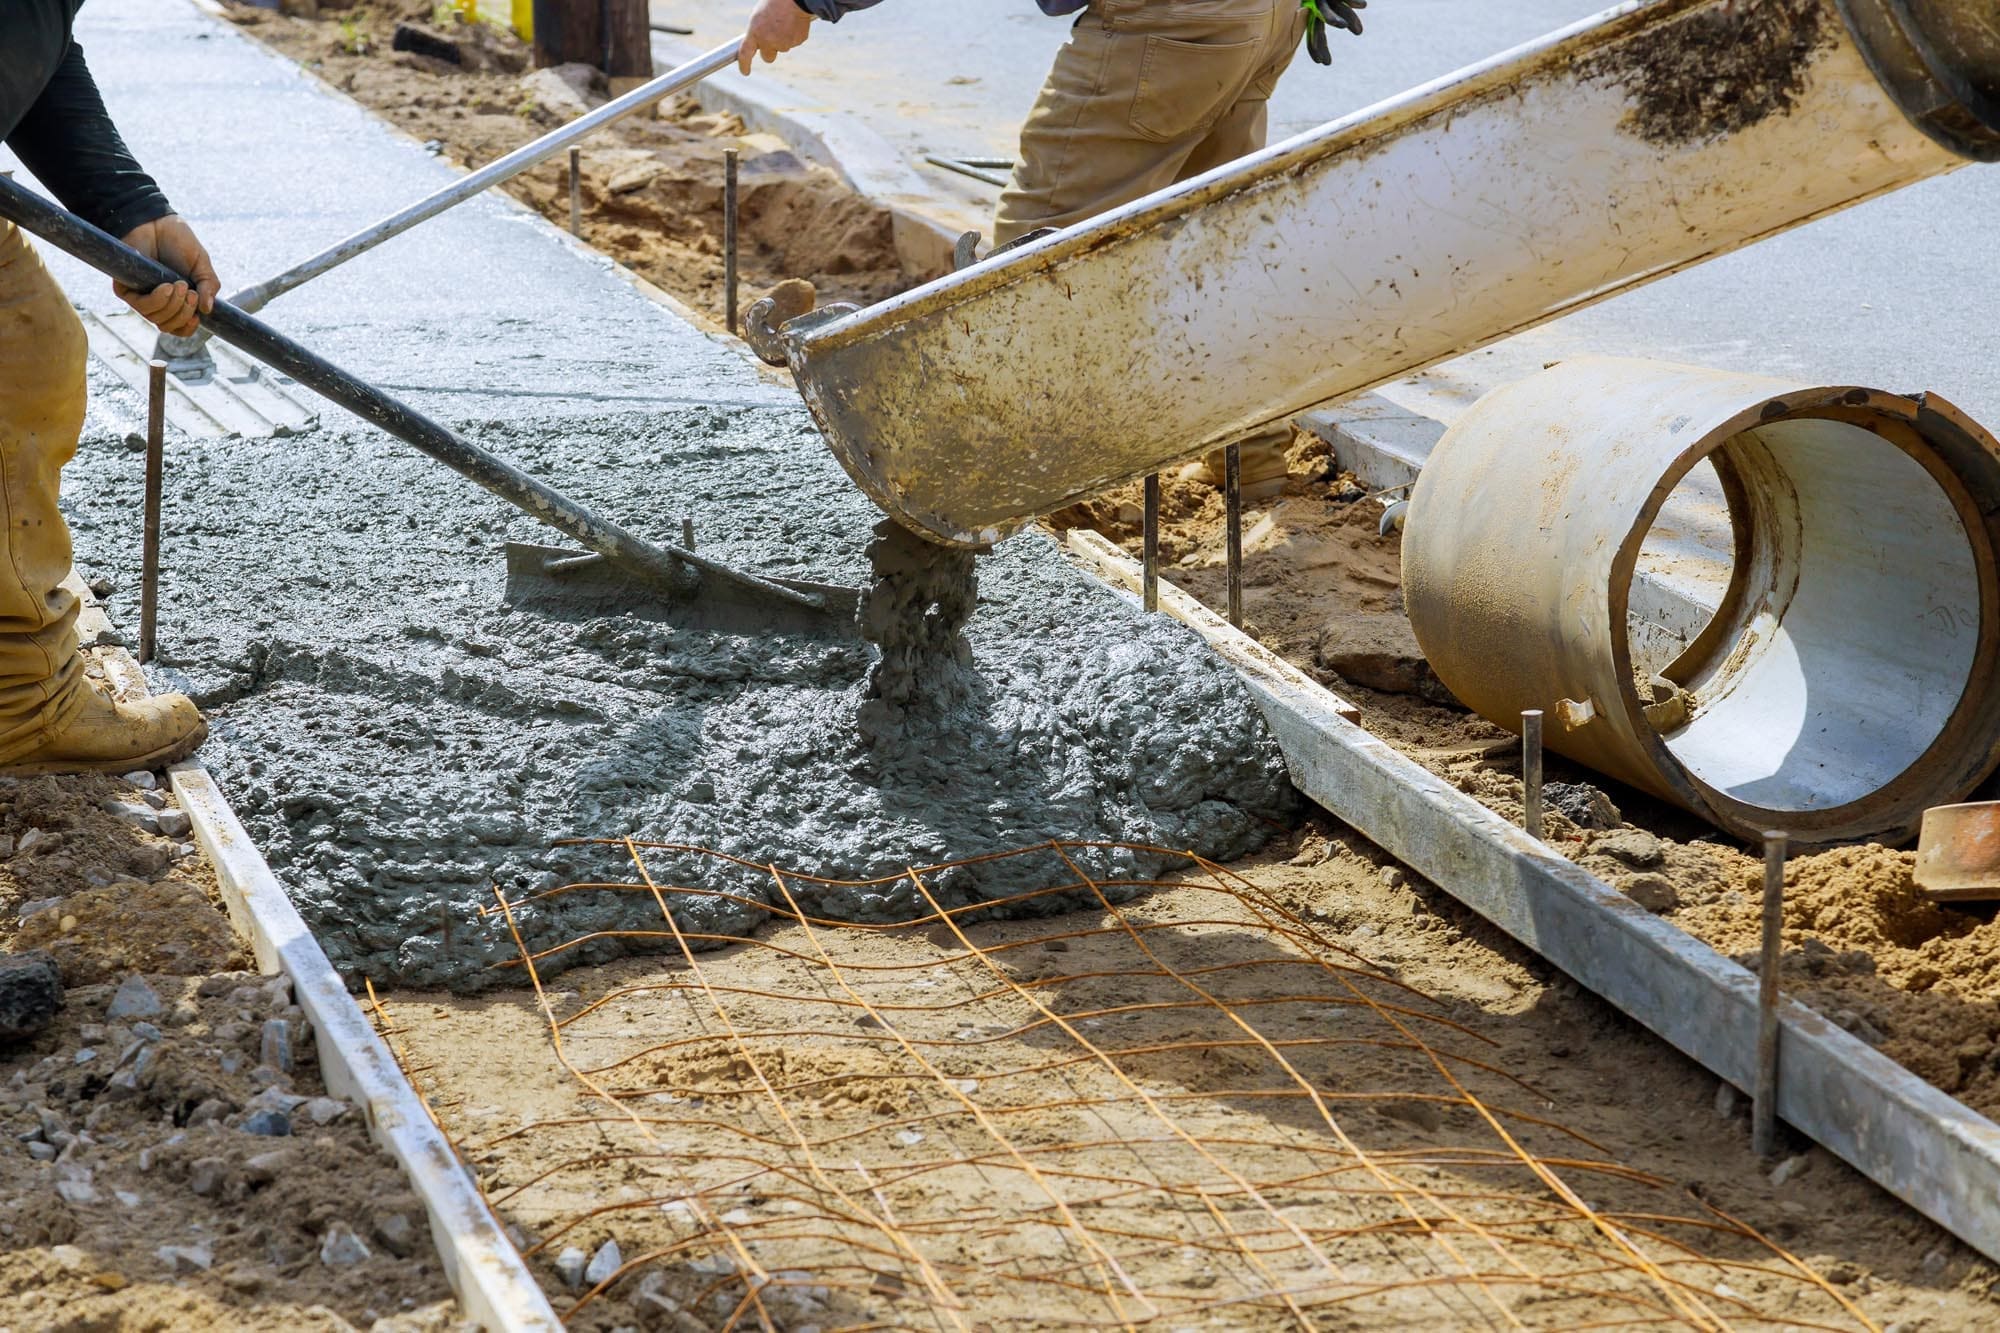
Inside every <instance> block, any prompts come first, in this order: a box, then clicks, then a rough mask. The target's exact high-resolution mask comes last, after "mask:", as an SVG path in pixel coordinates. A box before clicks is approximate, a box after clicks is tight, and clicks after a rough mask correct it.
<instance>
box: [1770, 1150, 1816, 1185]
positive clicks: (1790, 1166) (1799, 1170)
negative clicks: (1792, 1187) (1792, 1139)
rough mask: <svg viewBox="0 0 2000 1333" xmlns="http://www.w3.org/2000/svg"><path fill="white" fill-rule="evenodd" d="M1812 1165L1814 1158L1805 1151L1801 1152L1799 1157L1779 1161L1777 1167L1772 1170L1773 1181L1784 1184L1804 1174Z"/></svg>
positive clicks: (1776, 1183) (1773, 1182) (1775, 1183)
mask: <svg viewBox="0 0 2000 1333" xmlns="http://www.w3.org/2000/svg"><path fill="white" fill-rule="evenodd" d="M1811 1166H1812V1158H1811V1157H1809V1156H1807V1155H1806V1154H1805V1153H1800V1154H1799V1155H1798V1156H1797V1157H1787V1158H1786V1159H1785V1160H1784V1161H1782V1162H1780V1163H1778V1165H1777V1167H1776V1168H1775V1169H1773V1170H1772V1172H1771V1183H1772V1184H1773V1185H1783V1184H1786V1183H1788V1182H1790V1181H1794V1180H1797V1179H1798V1178H1799V1177H1800V1176H1802V1175H1804V1174H1805V1173H1806V1171H1807V1169H1808V1168H1810V1167H1811Z"/></svg>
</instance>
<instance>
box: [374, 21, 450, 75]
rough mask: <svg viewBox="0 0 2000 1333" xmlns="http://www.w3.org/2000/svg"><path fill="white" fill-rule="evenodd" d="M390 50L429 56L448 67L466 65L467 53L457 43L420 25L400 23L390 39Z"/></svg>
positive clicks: (432, 29)
mask: <svg viewBox="0 0 2000 1333" xmlns="http://www.w3.org/2000/svg"><path fill="white" fill-rule="evenodd" d="M389 49H390V50H391V51H408V52H410V53H411V54H412V55H420V56H429V57H430V58H431V59H432V60H442V61H444V62H445V63H446V64H448V65H463V64H464V63H465V53H464V52H463V51H461V50H460V49H459V45H458V43H457V42H455V41H453V40H452V39H451V38H449V37H447V36H445V35H444V34H443V33H441V32H438V31H437V30H436V29H434V28H427V27H424V26H423V25H422V24H418V23H398V24H397V25H396V32H395V35H394V36H392V37H391V38H390V39H389Z"/></svg>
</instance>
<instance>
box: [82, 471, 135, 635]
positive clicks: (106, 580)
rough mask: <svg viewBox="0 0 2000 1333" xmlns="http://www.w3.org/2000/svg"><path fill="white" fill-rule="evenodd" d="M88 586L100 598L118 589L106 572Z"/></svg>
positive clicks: (93, 594) (92, 594)
mask: <svg viewBox="0 0 2000 1333" xmlns="http://www.w3.org/2000/svg"><path fill="white" fill-rule="evenodd" d="M140 443H141V444H142V445H143V444H144V443H145V442H144V441H143V440H142V441H140ZM87 586H88V587H89V589H90V595H91V596H92V597H96V598H99V599H102V598H105V597H109V596H110V595H111V594H112V593H114V592H117V591H118V584H117V582H116V581H114V580H113V579H112V578H110V577H109V576H108V575H105V574H99V575H98V576H97V577H96V578H94V579H92V580H91V581H90V582H89V584H88V585H87Z"/></svg>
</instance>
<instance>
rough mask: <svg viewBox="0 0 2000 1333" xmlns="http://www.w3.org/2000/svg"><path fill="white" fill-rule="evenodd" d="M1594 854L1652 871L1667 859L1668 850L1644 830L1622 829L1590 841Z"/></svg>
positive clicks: (1613, 830)
mask: <svg viewBox="0 0 2000 1333" xmlns="http://www.w3.org/2000/svg"><path fill="white" fill-rule="evenodd" d="M1590 850H1591V852H1592V853H1594V854H1599V855H1603V856H1609V857H1614V858H1616V859H1617V860H1620V861H1623V862H1624V863H1625V864H1626V865H1628V866H1632V867H1635V868H1636V869H1639V870H1651V869H1652V868H1653V867H1655V866H1657V865H1659V864H1660V863H1661V862H1663V861H1665V860H1666V859H1667V849H1666V848H1665V847H1664V846H1662V845H1661V843H1660V840H1659V839H1658V838H1656V837H1654V836H1653V835H1652V834H1650V833H1648V832H1646V831H1645V830H1644V829H1636V828H1620V829H1612V830H1611V831H1610V832H1609V833H1605V834H1601V835H1599V836H1598V837H1595V838H1592V839H1591V840H1590Z"/></svg>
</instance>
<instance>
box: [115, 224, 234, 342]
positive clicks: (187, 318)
mask: <svg viewBox="0 0 2000 1333" xmlns="http://www.w3.org/2000/svg"><path fill="white" fill-rule="evenodd" d="M124 239H125V244H127V245H129V246H131V247H132V248H133V249H134V250H137V251H138V252H139V253H140V254H142V255H145V256H146V257H147V258H149V259H157V260H159V261H160V262H161V263H162V264H165V265H166V266H167V267H168V268H170V269H172V270H173V271H174V272H176V273H178V274H180V275H181V276H182V278H183V281H181V282H163V283H161V284H160V285H159V286H157V287H155V288H153V290H152V291H150V292H142V291H139V290H138V289H137V288H134V287H127V286H126V285H125V284H124V283H122V282H114V283H112V284H111V289H112V290H113V291H115V292H117V293H118V296H119V299H120V300H122V301H124V302H125V304H126V305H129V306H131V307H132V308H133V309H134V310H136V311H138V312H139V313H140V314H142V315H144V316H145V317H146V318H147V319H150V320H152V321H153V323H155V324H157V325H159V327H160V331H161V332H163V333H170V334H172V335H173V336H174V337H176V338H187V337H191V336H192V335H193V334H194V331H195V330H196V329H198V328H200V327H201V321H200V319H199V318H198V316H199V315H206V314H207V313H209V312H210V311H211V310H214V309H215V297H216V294H217V293H218V292H220V291H221V290H222V282H221V280H220V279H218V278H217V277H216V276H215V265H213V264H211V263H209V262H208V251H207V250H205V249H203V248H202V244H201V242H200V241H198V240H196V239H195V234H194V229H193V228H192V227H190V226H188V224H187V223H186V222H185V221H183V220H182V219H181V218H180V217H179V216H177V215H176V214H173V213H169V214H167V216H165V217H163V218H159V219H156V220H155V221H152V222H144V223H141V224H140V225H138V226H137V227H134V228H133V229H132V230H131V231H129V232H126V233H125V238H124Z"/></svg>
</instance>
